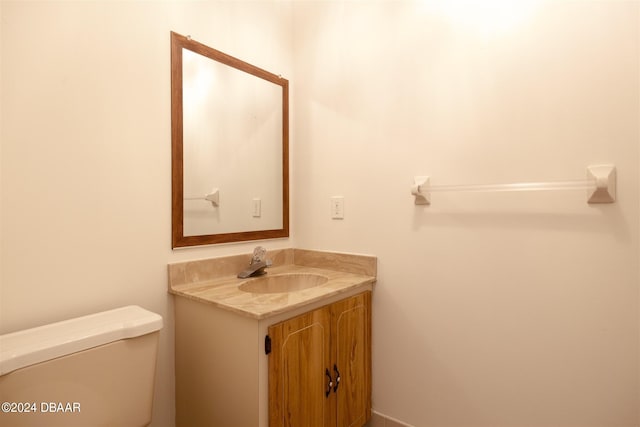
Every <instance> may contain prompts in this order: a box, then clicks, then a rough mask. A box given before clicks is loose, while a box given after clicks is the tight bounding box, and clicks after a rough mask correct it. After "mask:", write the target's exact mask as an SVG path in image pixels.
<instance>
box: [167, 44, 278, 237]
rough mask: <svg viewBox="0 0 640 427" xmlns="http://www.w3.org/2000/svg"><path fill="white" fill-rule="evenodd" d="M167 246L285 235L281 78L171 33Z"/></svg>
mask: <svg viewBox="0 0 640 427" xmlns="http://www.w3.org/2000/svg"><path fill="white" fill-rule="evenodd" d="M171 64H172V65H171V84H172V100H171V103H172V169H173V171H172V181H173V182H172V202H173V205H172V222H173V224H172V230H173V247H174V248H175V247H181V246H193V245H202V244H212V243H222V242H234V241H244V240H257V239H268V238H275V237H286V236H288V235H289V206H288V205H289V200H288V199H289V197H288V193H289V190H288V187H289V186H288V81H287V80H285V79H283V78H281V77H279V76H276V75H275V74H271V73H269V72H267V71H264V70H262V69H260V68H257V67H254V66H252V65H250V64H247V63H245V62H243V61H240V60H238V59H236V58H233V57H231V56H228V55H226V54H224V53H222V52H219V51H217V50H215V49H212V48H209V47H207V46H205V45H203V44H201V43H198V42H196V41H194V40H191V39H190V38H186V37H183V36H180V35H178V34H176V33H171Z"/></svg>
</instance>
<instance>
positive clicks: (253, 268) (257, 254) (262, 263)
mask: <svg viewBox="0 0 640 427" xmlns="http://www.w3.org/2000/svg"><path fill="white" fill-rule="evenodd" d="M266 256H267V250H266V249H265V248H263V247H262V246H258V247H256V248H255V249H254V250H253V256H252V257H251V262H250V263H249V267H248V268H246V269H245V270H242V271H241V272H240V273H238V278H239V279H246V278H247V277H256V276H261V275H263V274H267V272H266V271H264V269H265V268H267V267H271V260H270V259H267V258H266Z"/></svg>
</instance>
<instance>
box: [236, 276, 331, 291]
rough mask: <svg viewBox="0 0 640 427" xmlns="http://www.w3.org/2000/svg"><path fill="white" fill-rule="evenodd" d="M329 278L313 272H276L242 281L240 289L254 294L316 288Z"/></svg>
mask: <svg viewBox="0 0 640 427" xmlns="http://www.w3.org/2000/svg"><path fill="white" fill-rule="evenodd" d="M328 280H329V279H328V278H327V277H325V276H321V275H319V274H311V273H289V274H274V275H272V276H270V275H269V273H267V275H265V276H261V277H257V278H255V279H249V280H247V281H245V282H242V283H241V284H240V286H239V289H240V290H241V291H244V292H251V293H254V294H275V293H280V292H296V291H302V290H304V289H309V288H315V287H316V286H320V285H322V284H324V283H326V282H327V281H328Z"/></svg>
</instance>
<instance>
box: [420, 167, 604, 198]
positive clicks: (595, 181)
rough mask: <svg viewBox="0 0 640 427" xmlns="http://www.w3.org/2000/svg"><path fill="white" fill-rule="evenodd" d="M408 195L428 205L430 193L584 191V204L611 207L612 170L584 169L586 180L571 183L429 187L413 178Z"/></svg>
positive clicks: (427, 183) (424, 178) (425, 182)
mask: <svg viewBox="0 0 640 427" xmlns="http://www.w3.org/2000/svg"><path fill="white" fill-rule="evenodd" d="M414 181H415V182H414V185H413V186H412V187H411V194H413V195H414V196H415V198H416V200H415V204H416V205H430V204H431V192H456V191H458V192H501V191H553V190H586V191H587V203H613V202H615V200H616V168H615V166H613V165H597V166H589V167H588V168H587V178H586V179H583V180H574V181H555V182H520V183H513V184H470V185H430V183H429V177H428V176H416V177H415V178H414Z"/></svg>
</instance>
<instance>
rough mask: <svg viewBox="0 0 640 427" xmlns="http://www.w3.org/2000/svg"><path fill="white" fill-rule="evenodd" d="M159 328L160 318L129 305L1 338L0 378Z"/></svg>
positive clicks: (13, 333) (160, 324) (157, 315)
mask: <svg viewBox="0 0 640 427" xmlns="http://www.w3.org/2000/svg"><path fill="white" fill-rule="evenodd" d="M161 328H162V317H161V316H160V315H159V314H156V313H153V312H151V311H147V310H145V309H143V308H141V307H138V306H135V305H130V306H127V307H121V308H116V309H114V310H109V311H103V312H101V313H95V314H90V315H87V316H82V317H76V318H74V319H69V320H64V321H62V322H56V323H51V324H48V325H44V326H39V327H36V328H32V329H25V330H23V331H18V332H12V333H10V334H5V335H0V375H4V374H7V373H9V372H11V371H14V370H16V369H20V368H24V367H26V366H30V365H33V364H36V363H40V362H44V361H47V360H51V359H55V358H56V357H61V356H65V355H68V354H71V353H76V352H78V351H82V350H87V349H89V348H92V347H97V346H99V345H103V344H108V343H110V342H113V341H118V340H122V339H127V338H134V337H137V336H141V335H146V334H149V333H151V332H155V331H158V330H160V329H161Z"/></svg>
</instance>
